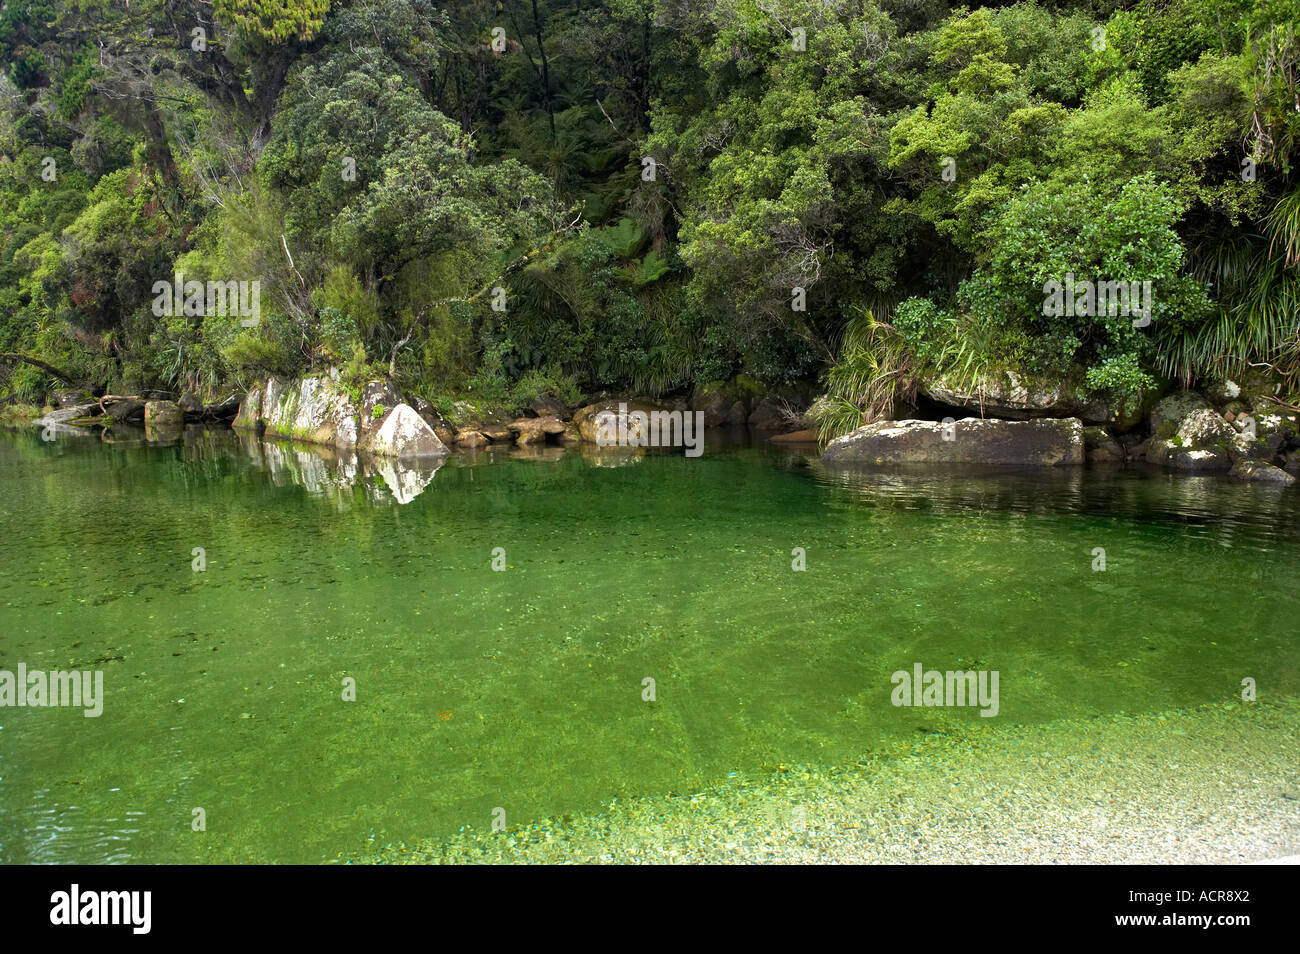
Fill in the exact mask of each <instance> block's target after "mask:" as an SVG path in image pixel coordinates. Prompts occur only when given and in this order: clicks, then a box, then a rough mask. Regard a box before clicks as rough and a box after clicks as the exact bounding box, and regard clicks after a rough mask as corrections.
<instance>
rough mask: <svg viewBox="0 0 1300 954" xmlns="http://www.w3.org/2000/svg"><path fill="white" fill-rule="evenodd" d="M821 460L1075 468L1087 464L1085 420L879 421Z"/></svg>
mask: <svg viewBox="0 0 1300 954" xmlns="http://www.w3.org/2000/svg"><path fill="white" fill-rule="evenodd" d="M822 459H823V460H824V461H826V462H827V463H870V464H999V465H1014V466H1030V467H1043V466H1070V465H1077V464H1081V463H1083V422H1082V421H1080V420H1079V419H1078V418H1041V419H1039V420H1034V421H1003V420H996V419H991V418H985V419H980V418H970V417H968V418H966V419H965V420H961V421H957V422H955V423H952V424H942V423H940V422H938V421H917V420H907V421H877V422H876V423H874V424H868V425H866V426H865V427H860V428H858V429H857V430H856V431H854V432H853V433H852V434H846V435H845V436H843V437H838V438H836V439H835V440H833V441H831V443H830V445H829V446H828V447H827V448H826V452H825V453H824V454H823V455H822Z"/></svg>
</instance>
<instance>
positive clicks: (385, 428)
mask: <svg viewBox="0 0 1300 954" xmlns="http://www.w3.org/2000/svg"><path fill="white" fill-rule="evenodd" d="M362 450H365V451H368V452H370V453H371V454H375V455H376V456H378V457H391V458H394V459H397V460H408V459H411V458H417V457H446V456H447V455H448V454H449V453H450V451H448V450H447V446H446V445H445V444H443V442H442V441H440V440H439V439H438V435H437V434H435V433H434V432H433V428H432V427H430V426H429V422H428V421H426V420H425V419H424V418H422V417H421V416H420V415H419V414H418V413H416V410H415V408H413V407H411V406H410V405H409V404H399V405H397V406H396V407H395V408H393V409H392V410H391V411H388V413H387V414H385V415H384V417H383V419H382V421H381V422H380V424H379V427H378V428H377V429H376V430H375V431H374V432H373V433H372V434H371V435H370V436H369V437H368V438H367V439H366V442H365V445H364V446H363V447H362Z"/></svg>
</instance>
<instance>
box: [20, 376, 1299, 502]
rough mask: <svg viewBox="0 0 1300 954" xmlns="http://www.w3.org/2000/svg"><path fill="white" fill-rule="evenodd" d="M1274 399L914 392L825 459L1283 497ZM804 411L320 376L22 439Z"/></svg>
mask: <svg viewBox="0 0 1300 954" xmlns="http://www.w3.org/2000/svg"><path fill="white" fill-rule="evenodd" d="M1283 391H1284V388H1283V385H1282V383H1281V382H1280V381H1276V380H1273V379H1270V378H1269V377H1268V376H1267V375H1260V374H1251V375H1248V376H1247V377H1246V378H1245V383H1238V382H1234V381H1230V380H1225V381H1220V382H1217V383H1214V384H1212V385H1210V386H1208V387H1205V388H1203V389H1202V390H1199V391H1174V392H1172V393H1169V394H1167V395H1165V396H1164V397H1163V398H1160V399H1159V400H1155V399H1154V396H1151V397H1149V398H1148V399H1147V400H1145V401H1142V402H1137V403H1134V404H1125V403H1123V402H1118V403H1117V402H1115V401H1112V400H1109V399H1105V398H1101V397H1099V398H1095V399H1093V400H1091V401H1087V402H1084V401H1082V400H1081V399H1079V398H1078V397H1077V395H1078V390H1077V388H1074V387H1072V386H1068V385H1066V384H1061V383H1057V384H1053V385H1050V386H1049V385H1047V384H1043V383H1041V382H1039V383H1034V382H1028V381H1025V380H1022V379H1021V378H1019V377H1017V376H1015V375H1008V376H1007V379H1006V380H1003V379H1001V378H998V379H990V380H989V381H987V382H983V383H980V384H978V385H976V386H967V387H964V388H958V387H956V386H955V385H953V384H951V383H948V382H944V381H933V382H928V383H926V382H922V384H921V385H920V387H919V389H918V395H919V397H918V400H917V402H915V404H914V405H913V406H912V407H910V408H904V409H903V411H904V413H903V414H902V415H899V417H900V419H898V420H877V421H873V422H871V423H867V424H864V425H863V426H862V427H859V428H858V429H856V430H854V431H853V432H851V433H849V434H846V435H843V436H841V437H837V438H835V439H834V440H831V441H830V442H829V443H828V444H827V446H826V447H825V451H824V454H823V459H824V460H825V462H826V463H827V464H828V465H832V466H842V465H871V466H879V465H900V464H903V465H907V464H942V465H980V466H983V465H995V466H1001V467H1043V466H1050V467H1075V466H1080V465H1082V464H1084V463H1089V464H1094V465H1098V466H1105V465H1118V464H1146V465H1150V466H1153V467H1159V468H1164V469H1168V470H1172V471H1179V472H1183V473H1191V474H1223V475H1226V476H1227V477H1230V478H1232V479H1235V480H1242V481H1249V482H1253V483H1260V484H1271V485H1277V486H1288V485H1292V484H1294V483H1295V481H1296V477H1297V476H1300V408H1297V407H1296V405H1295V404H1294V403H1293V401H1294V398H1292V397H1289V396H1288V395H1286V394H1284V393H1283ZM817 404H818V402H817V401H813V400H808V399H807V396H806V395H799V394H796V393H790V394H775V393H774V394H764V393H762V392H761V391H759V390H758V389H757V388H756V387H755V386H754V385H753V384H752V382H749V381H747V380H746V379H744V378H743V376H742V377H738V378H737V379H736V380H734V381H731V382H717V383H714V384H710V385H705V386H701V387H699V388H696V389H695V390H694V391H693V392H692V393H690V394H681V395H677V396H668V397H662V398H656V399H651V398H646V397H638V396H635V395H610V394H605V393H601V394H596V395H592V396H590V397H588V398H587V399H586V400H585V401H583V402H581V403H578V404H575V405H568V404H565V403H564V402H562V401H560V400H558V399H557V398H555V397H552V396H542V397H538V398H536V399H534V400H533V401H532V402H531V406H530V407H529V408H527V409H526V410H525V411H524V413H522V414H519V415H514V414H510V413H507V412H506V411H505V410H503V409H501V408H493V407H488V406H483V405H480V404H475V403H473V402H471V401H459V402H455V403H454V404H452V405H450V406H448V405H443V406H441V407H435V406H434V405H433V404H431V403H430V402H428V401H426V400H423V399H422V398H419V397H416V396H404V395H402V394H400V393H399V392H398V391H397V390H396V389H395V388H394V387H393V386H392V385H391V384H389V383H387V382H384V381H374V382H371V383H370V384H368V385H365V386H364V387H358V386H356V385H353V384H349V383H348V382H347V381H345V379H344V378H343V376H342V375H341V373H340V372H339V371H338V370H337V369H330V370H328V371H326V372H324V373H321V374H317V375H312V376H308V377H304V378H301V379H298V380H286V379H282V378H279V377H275V376H271V377H268V378H266V379H264V380H262V381H259V382H257V383H256V384H254V385H253V386H252V387H251V388H250V389H249V390H248V392H247V393H246V394H243V395H236V396H234V397H230V398H227V399H225V400H223V401H220V402H218V403H214V404H204V403H202V402H200V401H199V400H198V399H197V398H195V397H194V396H193V395H184V396H182V397H181V398H180V400H178V401H172V400H167V399H162V398H150V397H149V396H148V395H144V396H137V395H130V396H114V395H104V396H100V397H91V396H90V395H88V394H85V393H80V392H78V393H74V392H72V391H63V392H55V393H54V394H51V395H50V396H49V408H48V409H47V410H46V412H45V413H44V414H43V416H40V417H39V418H38V419H37V420H36V422H35V423H36V424H37V425H38V426H40V427H42V428H43V429H44V430H45V431H46V432H48V433H74V432H81V433H85V432H86V431H87V429H90V428H95V427H100V428H106V429H111V428H112V427H114V426H115V425H125V424H129V423H143V425H144V427H145V432H146V436H147V438H148V439H150V440H167V439H174V438H175V437H177V436H179V433H180V428H181V427H183V426H184V425H186V424H193V423H196V422H226V421H228V422H230V423H232V424H233V426H234V427H235V428H236V429H239V430H242V431H245V432H247V433H253V434H257V435H265V436H267V437H271V438H280V439H286V440H292V441H297V442H302V443H305V444H311V445H315V446H318V447H325V448H331V449H333V450H336V451H339V452H343V453H346V454H360V455H362V456H365V457H376V458H385V459H395V460H407V461H410V460H421V459H422V460H430V459H438V458H442V457H445V456H446V455H448V454H449V453H451V452H452V450H458V451H474V450H477V449H480V448H484V447H498V446H503V445H504V446H510V447H514V448H520V449H524V448H527V449H530V452H536V451H538V450H544V449H545V448H546V447H548V446H550V447H557V446H562V445H566V444H572V445H592V446H596V445H600V444H602V440H601V435H600V433H599V432H600V430H601V426H602V422H606V423H608V422H612V423H613V425H614V427H613V430H614V431H616V432H617V433H619V434H620V435H626V436H627V437H628V439H629V443H630V445H631V446H629V447H624V448H620V450H622V451H624V452H627V453H638V452H644V451H643V449H644V447H646V446H658V442H657V440H656V439H655V436H657V435H658V434H659V431H660V427H659V425H660V424H661V423H662V424H664V425H665V427H667V426H668V425H669V424H670V423H671V424H672V425H673V427H671V428H668V430H669V431H671V433H674V434H675V435H676V437H675V440H674V442H673V445H672V446H681V436H682V424H683V423H684V422H685V423H689V424H691V425H698V428H696V430H703V429H704V428H709V429H715V430H716V429H726V430H733V429H734V430H740V431H745V430H746V429H747V430H748V431H749V432H751V433H753V434H755V435H757V436H759V437H760V438H763V439H770V440H773V441H777V442H782V443H815V442H816V441H817V439H818V434H817V431H816V429H815V428H816V420H817ZM909 413H910V414H912V415H913V416H907V414H909ZM647 424H649V425H651V426H650V428H649V430H651V431H653V435H649V434H647V433H646V431H647ZM691 436H692V431H691V430H688V431H687V437H688V438H690V437H691Z"/></svg>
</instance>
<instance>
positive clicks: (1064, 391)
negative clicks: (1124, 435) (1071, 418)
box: [920, 371, 1081, 420]
mask: <svg viewBox="0 0 1300 954" xmlns="http://www.w3.org/2000/svg"><path fill="white" fill-rule="evenodd" d="M920 390H921V393H922V394H924V395H925V396H926V397H928V398H930V399H931V400H932V401H938V402H939V403H940V404H947V405H949V406H951V407H959V408H962V409H963V410H967V411H973V412H976V413H979V414H984V415H988V416H989V417H993V418H1009V419H1011V420H1028V419H1029V418H1034V417H1053V416H1057V417H1059V416H1062V415H1070V414H1075V413H1077V412H1078V411H1079V410H1080V409H1081V404H1080V402H1079V401H1078V400H1077V399H1076V398H1075V397H1074V394H1073V391H1072V389H1070V388H1068V387H1067V386H1066V385H1064V384H1063V383H1061V382H1048V381H1035V380H1033V379H1031V378H1028V377H1025V376H1023V375H1020V374H1017V373H1016V372H1014V371H1004V372H1002V373H1001V374H998V375H988V376H985V377H982V378H980V379H978V380H976V381H973V382H971V383H969V384H957V383H955V382H952V381H950V380H947V379H945V378H944V377H943V376H939V377H936V378H931V379H929V380H926V381H922V382H921V383H920Z"/></svg>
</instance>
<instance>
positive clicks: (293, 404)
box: [234, 371, 361, 449]
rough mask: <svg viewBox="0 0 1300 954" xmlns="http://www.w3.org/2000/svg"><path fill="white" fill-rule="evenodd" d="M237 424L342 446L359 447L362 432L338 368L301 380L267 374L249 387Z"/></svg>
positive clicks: (236, 418)
mask: <svg viewBox="0 0 1300 954" xmlns="http://www.w3.org/2000/svg"><path fill="white" fill-rule="evenodd" d="M234 426H235V427H237V428H242V429H248V430H254V431H264V432H265V433H266V435H267V436H268V437H286V438H289V439H291V440H297V441H307V442H308V443H311V444H323V445H326V446H329V447H337V448H341V449H351V448H354V447H356V446H357V442H358V440H359V438H360V434H361V427H360V423H359V420H358V413H357V409H356V408H355V407H353V405H352V402H351V399H350V398H349V397H348V394H347V392H346V391H345V390H344V388H343V385H342V383H341V380H340V376H339V373H338V372H337V371H331V372H329V373H328V374H322V375H313V376H311V377H306V378H303V379H301V380H300V381H286V380H284V379H283V378H279V377H275V376H272V377H269V378H267V379H266V381H265V382H263V383H261V384H260V385H257V386H255V387H253V388H250V389H249V392H248V396H247V397H246V398H245V399H244V402H243V404H241V405H240V408H239V413H238V414H237V415H236V416H235V421H234Z"/></svg>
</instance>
